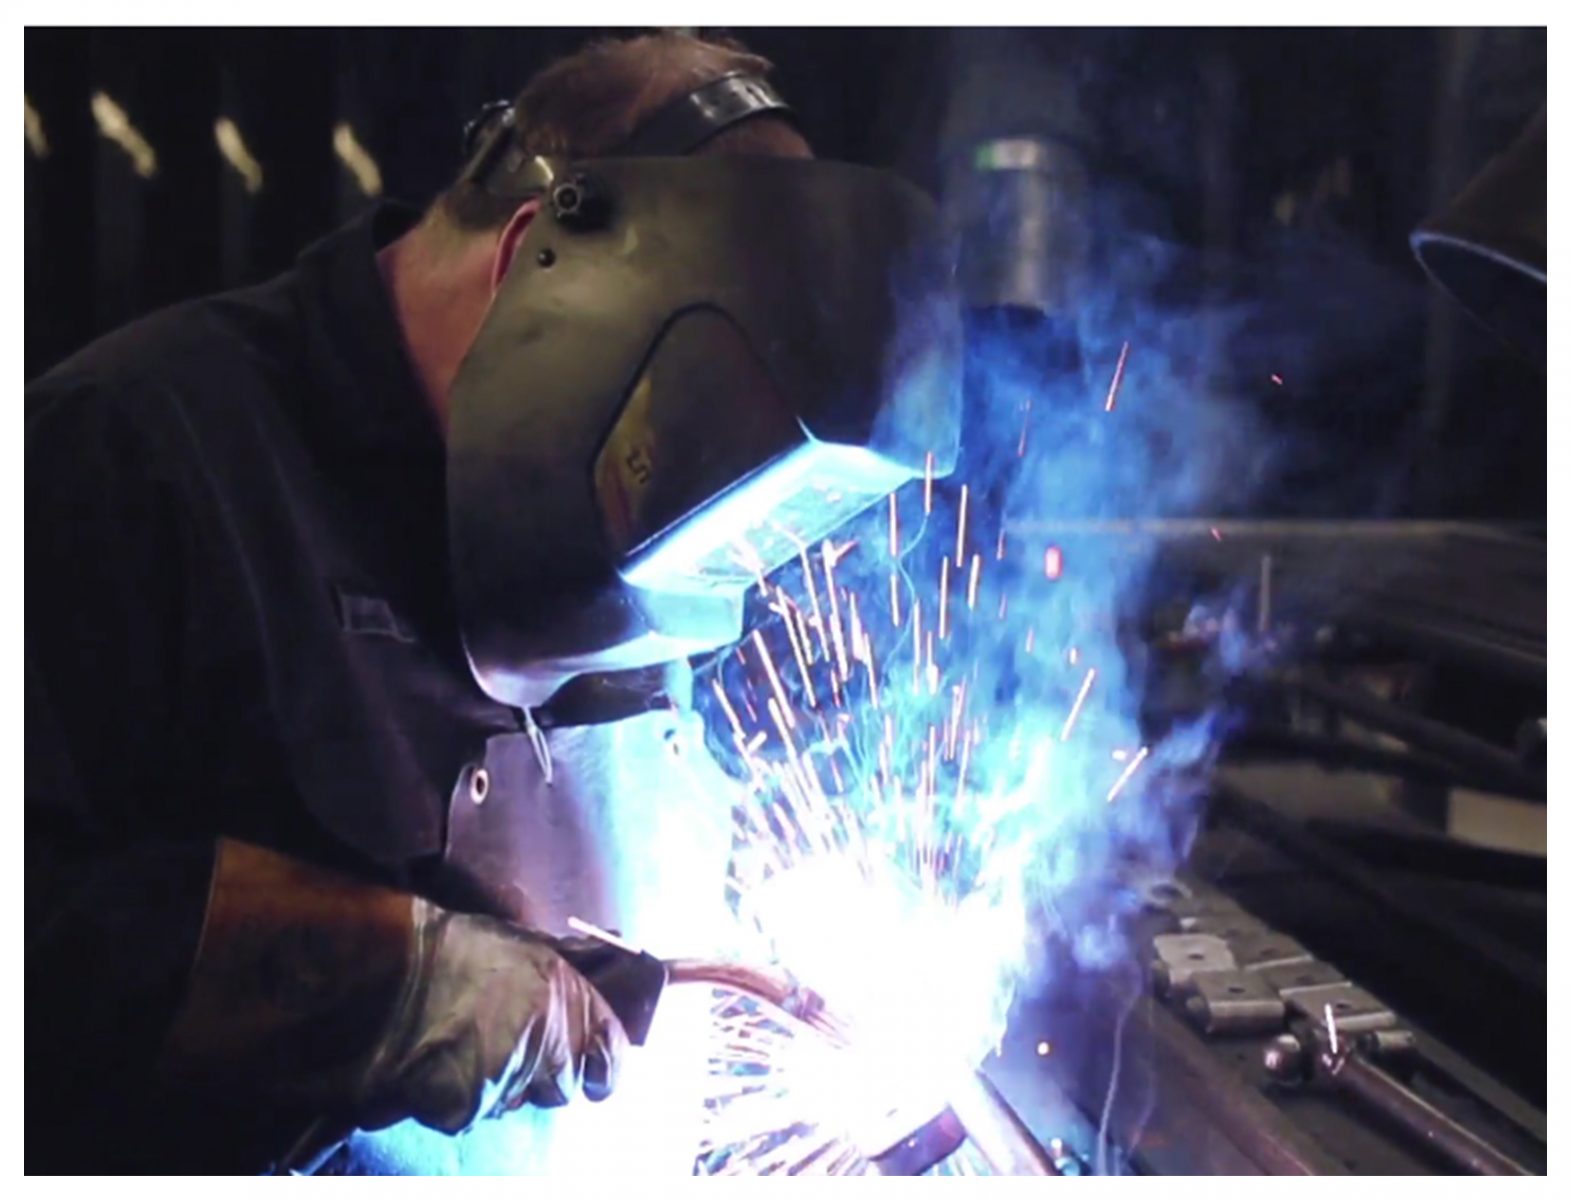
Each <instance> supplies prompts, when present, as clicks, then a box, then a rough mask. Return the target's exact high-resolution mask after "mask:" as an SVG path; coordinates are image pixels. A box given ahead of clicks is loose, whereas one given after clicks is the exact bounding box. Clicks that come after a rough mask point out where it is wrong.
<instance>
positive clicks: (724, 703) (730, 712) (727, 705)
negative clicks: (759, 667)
mask: <svg viewBox="0 0 1571 1200" xmlns="http://www.w3.org/2000/svg"><path fill="white" fill-rule="evenodd" d="M709 686H710V687H712V688H713V689H714V693H715V698H716V699H717V700H719V701H720V707H721V708H722V709H724V710H725V715H726V719H727V720H729V721H730V722H731V728H732V729H733V730H734V731H735V733H736V741H737V745H741V744H742V740H743V738H744V737H745V736H746V735H745V734H743V732H742V722H741V720H740V719H739V718H738V717H737V715H736V709H735V708H733V707H732V706H731V698H730V697H729V696H727V695H726V690H725V688H723V687H721V686H720V681H719V680H718V679H711V680H710V681H709Z"/></svg>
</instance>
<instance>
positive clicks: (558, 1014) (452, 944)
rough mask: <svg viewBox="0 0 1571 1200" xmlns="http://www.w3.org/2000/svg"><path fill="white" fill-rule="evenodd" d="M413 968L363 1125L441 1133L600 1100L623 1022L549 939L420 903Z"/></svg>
mask: <svg viewBox="0 0 1571 1200" xmlns="http://www.w3.org/2000/svg"><path fill="white" fill-rule="evenodd" d="M414 925H415V932H416V937H417V944H418V947H419V949H418V954H419V965H418V967H417V968H416V970H415V972H414V973H413V979H412V985H413V986H412V987H411V988H410V989H409V992H408V994H407V996H406V999H405V1002H404V1004H403V1005H402V1007H401V1011H400V1012H399V1013H398V1014H397V1015H395V1017H394V1020H393V1022H392V1023H391V1025H390V1027H389V1029H388V1031H387V1033H386V1035H385V1036H384V1039H383V1042H382V1046H381V1048H380V1051H379V1053H378V1054H377V1056H376V1057H375V1058H374V1059H373V1061H372V1063H371V1065H370V1068H369V1070H368V1072H367V1078H366V1085H365V1099H364V1101H363V1102H362V1105H361V1111H360V1121H361V1125H362V1127H363V1128H367V1129H377V1128H381V1127H383V1126H385V1125H389V1124H391V1123H393V1122H395V1121H398V1120H402V1119H404V1118H405V1117H413V1118H414V1119H415V1120H417V1121H419V1122H420V1123H421V1124H423V1125H429V1126H430V1127H432V1128H433V1129H439V1130H442V1131H444V1132H446V1133H458V1132H460V1131H462V1130H465V1129H468V1128H469V1127H470V1126H471V1125H473V1124H474V1123H475V1121H476V1120H479V1119H483V1118H486V1117H494V1116H498V1115H500V1114H501V1113H504V1112H507V1111H510V1110H512V1109H516V1108H518V1107H520V1106H521V1105H524V1104H535V1105H540V1106H542V1107H552V1106H555V1105H560V1104H566V1103H567V1102H568V1101H569V1100H572V1099H573V1098H574V1097H576V1096H578V1095H579V1094H580V1093H582V1094H583V1095H584V1096H586V1097H587V1098H588V1099H590V1100H603V1099H604V1098H605V1097H606V1096H608V1095H610V1093H611V1089H612V1088H613V1087H614V1086H615V1084H616V1068H617V1063H618V1060H619V1058H620V1057H621V1055H622V1053H623V1052H624V1051H625V1049H626V1047H627V1038H626V1035H625V1034H624V1032H623V1030H622V1026H621V1023H620V1022H619V1021H618V1020H617V1018H616V1016H615V1015H614V1014H613V1013H612V1011H611V1009H610V1008H609V1007H608V1006H607V1004H606V1002H605V1001H604V1000H603V999H602V998H601V997H600V995H599V993H598V992H596V991H595V989H594V988H593V987H592V986H591V985H590V984H589V983H588V982H587V981H586V980H585V979H584V977H583V976H582V975H580V974H579V973H578V972H577V971H575V970H574V969H573V968H572V967H571V966H570V965H569V964H568V962H567V960H566V959H564V958H563V957H562V955H561V954H560V953H558V950H557V946H558V945H561V946H563V947H564V948H566V945H567V944H565V943H553V942H552V941H551V940H550V939H548V938H545V937H542V936H540V935H537V934H532V933H530V932H528V931H526V930H524V929H520V928H518V927H517V926H514V925H510V924H508V923H507V922H505V921H499V920H496V919H494V918H491V917H480V916H470V915H466V914H461V913H453V912H449V911H447V910H446V909H443V908H439V907H438V906H437V905H434V904H431V903H428V902H427V901H425V900H420V899H417V900H415V910H414Z"/></svg>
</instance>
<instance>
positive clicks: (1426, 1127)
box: [1320, 1051, 1530, 1175]
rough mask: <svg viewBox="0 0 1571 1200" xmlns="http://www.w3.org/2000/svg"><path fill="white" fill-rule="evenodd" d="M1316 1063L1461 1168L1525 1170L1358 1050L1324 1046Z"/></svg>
mask: <svg viewBox="0 0 1571 1200" xmlns="http://www.w3.org/2000/svg"><path fill="white" fill-rule="evenodd" d="M1320 1065H1321V1069H1322V1070H1323V1071H1324V1073H1325V1076H1326V1078H1327V1079H1328V1080H1329V1081H1330V1082H1332V1083H1333V1084H1335V1085H1336V1086H1337V1087H1339V1088H1341V1089H1343V1090H1344V1091H1346V1092H1348V1093H1349V1094H1350V1095H1352V1096H1354V1097H1356V1098H1357V1099H1358V1100H1360V1101H1362V1102H1363V1103H1364V1104H1366V1105H1368V1106H1369V1107H1370V1108H1372V1109H1374V1110H1376V1111H1377V1112H1379V1113H1381V1114H1382V1115H1384V1116H1386V1117H1388V1118H1390V1119H1391V1120H1392V1121H1394V1122H1395V1123H1396V1124H1397V1125H1400V1126H1401V1127H1402V1128H1403V1129H1405V1130H1406V1131H1407V1132H1408V1133H1410V1134H1412V1135H1413V1136H1414V1137H1416V1138H1418V1139H1419V1140H1421V1141H1422V1142H1423V1143H1424V1144H1425V1145H1427V1146H1430V1147H1432V1148H1433V1149H1434V1150H1435V1151H1436V1152H1437V1153H1439V1154H1440V1155H1442V1156H1443V1157H1445V1158H1446V1159H1447V1160H1448V1161H1449V1162H1451V1163H1453V1164H1454V1165H1456V1166H1457V1167H1460V1168H1461V1169H1462V1170H1464V1171H1467V1172H1469V1173H1471V1174H1473V1175H1527V1174H1530V1172H1529V1171H1528V1170H1527V1169H1526V1168H1525V1167H1523V1166H1522V1165H1521V1164H1520V1163H1517V1162H1514V1161H1513V1160H1512V1159H1510V1158H1507V1157H1506V1156H1505V1155H1504V1154H1502V1153H1500V1151H1498V1150H1496V1149H1495V1148H1494V1147H1493V1146H1491V1145H1490V1144H1489V1143H1488V1142H1485V1141H1484V1140H1483V1139H1482V1138H1479V1137H1478V1136H1477V1135H1476V1134H1474V1133H1472V1132H1471V1131H1469V1130H1467V1129H1464V1128H1463V1127H1462V1126H1461V1125H1458V1124H1457V1123H1456V1122H1455V1121H1453V1120H1452V1119H1451V1118H1450V1117H1448V1116H1446V1115H1445V1113H1443V1112H1441V1111H1440V1110H1439V1109H1438V1108H1436V1107H1435V1106H1434V1105H1432V1104H1430V1103H1429V1102H1428V1101H1427V1100H1425V1099H1424V1098H1423V1097H1422V1096H1420V1095H1418V1094H1417V1093H1416V1092H1413V1091H1411V1090H1409V1089H1408V1088H1405V1087H1403V1086H1402V1085H1401V1084H1400V1083H1398V1082H1397V1081H1396V1080H1395V1079H1393V1078H1391V1076H1389V1075H1387V1074H1386V1073H1385V1072H1384V1071H1382V1070H1381V1069H1380V1068H1379V1067H1377V1066H1375V1065H1374V1064H1373V1063H1371V1062H1368V1061H1367V1060H1365V1059H1364V1057H1363V1056H1362V1055H1360V1054H1358V1053H1344V1054H1332V1053H1330V1052H1329V1051H1326V1052H1325V1053H1323V1054H1322V1055H1321V1059H1320Z"/></svg>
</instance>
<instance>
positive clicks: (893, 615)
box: [889, 571, 900, 629]
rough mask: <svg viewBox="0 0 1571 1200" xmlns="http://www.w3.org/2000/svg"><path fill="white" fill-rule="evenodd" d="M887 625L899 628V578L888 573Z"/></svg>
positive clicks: (892, 573)
mask: <svg viewBox="0 0 1571 1200" xmlns="http://www.w3.org/2000/svg"><path fill="white" fill-rule="evenodd" d="M889 623H890V624H891V625H893V626H894V627H895V628H896V629H899V628H900V578H899V576H897V575H896V574H895V573H894V572H893V571H891V572H889Z"/></svg>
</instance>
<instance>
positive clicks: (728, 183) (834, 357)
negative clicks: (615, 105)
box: [448, 76, 960, 707]
mask: <svg viewBox="0 0 1571 1200" xmlns="http://www.w3.org/2000/svg"><path fill="white" fill-rule="evenodd" d="M775 111H778V100H777V99H776V98H773V93H770V92H768V90H767V86H766V85H763V84H762V83H761V82H760V81H757V80H753V79H750V78H748V77H745V76H743V77H733V78H732V79H729V80H722V81H720V83H719V84H716V85H710V86H709V87H708V88H707V89H699V91H698V92H695V93H693V94H692V95H690V96H688V97H684V98H682V100H681V101H680V102H679V103H678V104H677V105H676V107H674V108H671V109H667V110H665V111H664V112H663V113H662V114H657V117H656V119H655V121H654V122H653V126H654V133H653V134H651V133H650V130H649V128H648V127H646V128H645V129H644V130H643V131H642V133H641V134H640V135H635V139H634V144H633V148H634V149H635V150H637V151H639V152H640V153H643V154H652V155H653V156H647V157H636V156H618V157H606V158H600V159H594V160H589V161H582V162H568V161H561V160H555V159H547V158H533V157H528V156H526V155H524V154H522V153H520V152H518V151H516V150H515V149H513V148H512V147H511V139H510V138H509V137H508V136H507V131H506V130H505V128H504V129H503V130H502V131H501V133H499V134H493V135H492V136H491V138H490V140H489V142H488V143H487V144H486V145H482V146H481V147H480V148H479V150H478V151H477V153H476V157H475V159H474V160H473V162H472V165H471V173H472V174H473V175H474V176H475V177H476V178H480V179H483V180H484V181H485V186H486V187H487V188H488V190H491V191H493V192H495V193H496V194H499V195H504V196H507V197H509V198H517V199H519V200H520V201H522V200H523V199H524V198H527V197H531V196H537V197H539V199H540V201H541V208H540V212H539V214H538V216H536V217H535V219H534V221H533V223H532V224H531V225H530V227H529V229H528V232H527V233H526V234H525V236H524V238H523V239H522V242H521V244H520V246H519V248H518V251H517V254H516V257H515V259H514V262H513V265H512V267H511V269H510V270H509V272H508V274H507V277H506V279H505V280H504V281H503V283H502V285H501V288H500V289H499V291H498V293H497V295H496V298H495V301H494V304H493V306H492V309H491V312H490V314H489V316H488V317H487V319H486V321H485V324H484V326H483V327H482V329H481V331H480V334H479V336H478V338H477V339H476V341H475V343H474V345H473V347H472V349H471V350H470V352H469V355H468V357H467V359H466V360H465V362H464V363H463V366H462V368H461V370H460V371H459V374H458V377H457V380H456V382H455V384H454V387H453V391H452V396H451V412H450V424H449V431H448V458H449V483H448V488H449V499H450V510H451V515H450V520H451V532H452V539H451V541H452V558H453V567H454V573H455V587H456V594H457V599H458V604H459V611H460V616H461V620H462V624H463V628H464V638H465V644H466V647H467V650H468V654H469V658H470V662H471V665H472V666H473V669H474V672H475V675H476V677H477V679H478V680H479V681H480V683H481V684H482V686H483V687H484V688H485V689H486V691H487V692H489V693H490V694H491V695H492V696H494V697H496V698H498V699H501V700H503V701H505V702H507V703H510V704H515V705H519V706H523V707H531V706H535V705H538V704H541V703H542V702H544V701H545V700H546V699H547V698H548V697H550V696H551V695H552V694H553V693H555V692H556V691H557V689H558V688H559V687H560V686H561V685H562V684H563V683H565V682H566V681H567V680H569V679H572V678H573V677H575V676H578V675H581V674H584V673H588V672H608V671H624V670H628V669H631V668H638V667H644V666H648V665H651V664H656V663H662V662H670V661H672V660H676V659H682V658H686V657H689V656H692V655H694V654H696V653H699V652H702V651H705V650H710V649H713V648H715V647H718V646H723V645H725V644H726V643H728V642H731V641H734V640H736V639H737V638H738V637H739V636H741V633H742V612H743V600H744V595H745V593H746V590H747V589H748V587H749V586H751V585H754V584H756V583H757V581H759V580H760V579H761V578H762V577H763V576H764V575H767V574H768V573H769V572H770V571H771V570H773V569H774V568H776V567H778V566H780V565H781V564H783V563H784V562H786V561H787V560H789V559H791V558H794V557H796V556H797V555H798V553H799V552H800V551H801V550H802V549H804V548H806V547H809V546H812V545H814V544H815V543H816V542H817V541H818V540H820V539H822V538H823V537H824V536H825V535H826V534H828V533H829V532H830V531H832V530H833V529H835V528H837V527H838V526H840V525H841V524H842V523H844V522H845V521H846V520H848V519H849V518H850V517H852V516H854V515H855V514H856V513H858V512H860V511H862V510H863V509H865V508H867V507H868V506H869V505H872V504H874V503H876V502H878V501H879V500H880V499H882V498H883V497H885V496H887V495H888V494H889V493H890V492H891V491H893V490H894V489H896V488H898V487H899V486H900V485H901V484H903V483H905V482H906V481H908V480H910V479H912V478H914V477H916V476H918V475H921V474H922V473H923V472H924V470H925V469H927V467H928V464H929V463H931V467H932V469H933V471H934V473H935V474H944V473H946V472H947V471H948V470H949V469H950V468H951V467H952V464H953V460H954V456H955V452H956V447H957V443H958V419H959V415H958V414H959V378H958V363H959V344H960V329H959V318H958V309H957V307H956V305H955V302H954V300H953V297H952V295H951V292H950V279H951V271H950V269H949V259H948V255H947V254H946V252H945V250H944V248H943V245H942V242H941V239H940V237H939V232H938V222H937V217H936V213H935V210H934V208H933V206H932V204H931V203H930V201H929V200H928V198H927V197H926V196H925V195H924V194H922V193H921V192H919V191H918V190H917V189H916V188H914V187H912V186H911V185H910V184H908V183H906V182H904V181H902V180H901V179H899V178H897V177H896V176H894V175H892V174H889V173H887V172H883V171H877V170H871V169H868V168H863V167H858V166H851V165H847V164H843V163H834V162H823V161H815V160H807V159H786V158H767V157H749V158H742V157H718V156H716V157H698V158H684V157H675V156H674V155H680V154H683V153H685V152H686V149H690V148H691V146H690V144H689V143H691V141H692V139H693V138H694V137H695V136H699V137H700V140H702V136H707V135H708V134H710V133H712V132H714V131H715V130H716V129H718V128H723V127H724V126H725V125H726V124H729V123H730V122H731V121H733V120H736V119H743V117H745V116H747V115H756V114H760V113H766V112H775ZM738 113H741V114H742V117H739V116H737V114H738ZM662 145H664V146H666V147H671V148H667V149H664V150H662V149H661V148H660V147H661V146H662ZM661 155H664V156H661ZM929 456H931V458H929Z"/></svg>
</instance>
